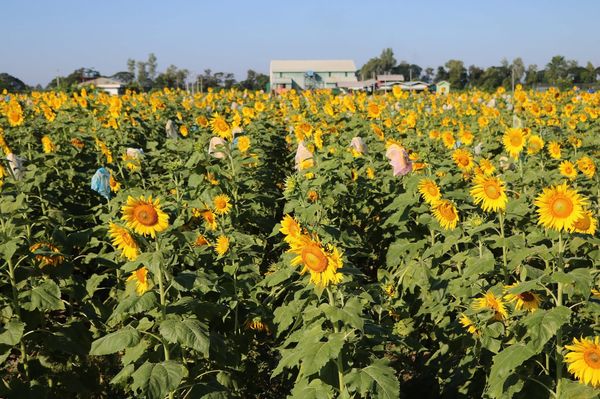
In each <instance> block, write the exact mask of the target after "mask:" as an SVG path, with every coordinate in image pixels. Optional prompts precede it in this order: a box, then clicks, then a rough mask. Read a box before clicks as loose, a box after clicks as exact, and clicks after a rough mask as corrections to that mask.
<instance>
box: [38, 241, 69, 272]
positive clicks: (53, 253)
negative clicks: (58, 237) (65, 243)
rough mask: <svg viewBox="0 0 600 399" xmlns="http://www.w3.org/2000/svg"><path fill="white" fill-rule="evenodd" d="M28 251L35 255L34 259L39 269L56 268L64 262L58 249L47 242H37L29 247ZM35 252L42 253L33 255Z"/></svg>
mask: <svg viewBox="0 0 600 399" xmlns="http://www.w3.org/2000/svg"><path fill="white" fill-rule="evenodd" d="M29 251H30V252H31V253H34V254H35V259H36V260H37V261H38V262H39V263H40V267H44V266H48V265H50V266H58V265H60V264H61V263H63V262H64V260H65V257H64V256H62V255H61V252H60V249H58V247H56V246H55V245H53V244H51V243H49V242H37V243H35V244H33V245H32V246H31V247H29ZM36 251H39V252H42V253H35V252H36Z"/></svg>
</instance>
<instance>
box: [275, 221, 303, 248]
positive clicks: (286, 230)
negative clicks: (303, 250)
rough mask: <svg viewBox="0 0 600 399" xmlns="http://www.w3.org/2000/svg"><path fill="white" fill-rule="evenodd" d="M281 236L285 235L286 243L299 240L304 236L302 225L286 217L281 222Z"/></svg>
mask: <svg viewBox="0 0 600 399" xmlns="http://www.w3.org/2000/svg"><path fill="white" fill-rule="evenodd" d="M279 231H280V232H281V234H283V235H285V239H284V240H285V241H286V242H291V241H294V240H297V239H299V238H300V236H301V235H302V229H301V228H300V225H299V224H298V222H297V221H296V219H294V218H293V217H291V216H290V215H285V216H284V217H283V219H282V220H281V229H279Z"/></svg>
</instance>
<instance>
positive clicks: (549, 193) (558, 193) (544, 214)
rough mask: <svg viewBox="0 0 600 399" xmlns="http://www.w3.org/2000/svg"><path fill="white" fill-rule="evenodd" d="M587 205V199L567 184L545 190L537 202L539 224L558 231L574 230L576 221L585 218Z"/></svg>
mask: <svg viewBox="0 0 600 399" xmlns="http://www.w3.org/2000/svg"><path fill="white" fill-rule="evenodd" d="M586 203H587V201H586V200H585V198H582V197H581V196H580V195H579V194H578V193H577V191H576V190H574V189H570V188H568V187H567V184H566V183H563V184H560V185H558V186H552V187H550V188H544V190H543V192H542V193H541V194H540V195H538V197H537V198H536V200H535V205H536V206H537V208H538V209H537V213H538V215H539V221H538V224H541V225H543V226H544V227H545V228H547V229H554V230H558V231H561V230H572V229H573V225H574V224H575V221H576V220H578V219H580V218H581V217H582V216H584V213H583V206H584V205H585V204H586Z"/></svg>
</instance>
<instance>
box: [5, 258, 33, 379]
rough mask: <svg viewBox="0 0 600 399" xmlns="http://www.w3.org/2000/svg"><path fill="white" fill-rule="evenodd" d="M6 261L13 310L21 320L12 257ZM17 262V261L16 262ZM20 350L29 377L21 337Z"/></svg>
mask: <svg viewBox="0 0 600 399" xmlns="http://www.w3.org/2000/svg"><path fill="white" fill-rule="evenodd" d="M7 263H8V278H9V279H10V286H11V288H12V296H13V298H12V299H13V307H14V311H15V315H16V316H17V318H18V319H19V321H21V306H20V305H19V292H18V290H17V280H16V279H15V267H14V265H13V262H12V259H10V258H9V259H8V260H7ZM17 264H18V262H17ZM19 347H20V350H21V362H22V363H23V369H24V370H25V376H26V377H27V378H28V379H29V366H28V361H27V350H26V348H25V342H23V338H21V342H20V346H19Z"/></svg>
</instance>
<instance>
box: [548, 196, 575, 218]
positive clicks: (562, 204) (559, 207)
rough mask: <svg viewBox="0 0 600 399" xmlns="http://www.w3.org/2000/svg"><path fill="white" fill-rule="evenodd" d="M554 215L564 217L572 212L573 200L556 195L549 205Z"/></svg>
mask: <svg viewBox="0 0 600 399" xmlns="http://www.w3.org/2000/svg"><path fill="white" fill-rule="evenodd" d="M550 208H551V209H552V213H553V215H554V216H556V217H559V218H566V217H568V216H570V215H571V213H572V212H573V202H572V201H571V200H570V199H569V198H565V197H562V196H561V197H558V198H556V199H554V201H553V202H552V204H551V205H550Z"/></svg>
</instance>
